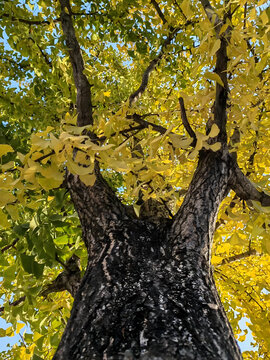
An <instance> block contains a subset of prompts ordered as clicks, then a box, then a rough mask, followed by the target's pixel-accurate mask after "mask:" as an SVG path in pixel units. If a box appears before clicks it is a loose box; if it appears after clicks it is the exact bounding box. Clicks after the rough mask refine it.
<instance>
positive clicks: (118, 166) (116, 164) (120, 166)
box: [109, 159, 130, 171]
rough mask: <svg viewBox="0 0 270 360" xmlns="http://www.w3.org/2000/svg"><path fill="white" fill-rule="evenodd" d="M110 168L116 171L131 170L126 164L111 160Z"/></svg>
mask: <svg viewBox="0 0 270 360" xmlns="http://www.w3.org/2000/svg"><path fill="white" fill-rule="evenodd" d="M109 166H110V167H112V168H113V169H114V170H116V171H128V170H130V168H129V166H128V165H127V163H126V162H124V161H120V160H114V159H110V163H109Z"/></svg>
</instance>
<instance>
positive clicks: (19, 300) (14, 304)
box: [0, 295, 26, 312]
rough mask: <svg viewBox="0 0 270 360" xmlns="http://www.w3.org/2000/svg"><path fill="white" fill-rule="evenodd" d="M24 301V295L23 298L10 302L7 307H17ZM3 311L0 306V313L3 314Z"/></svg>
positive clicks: (2, 307) (3, 308)
mask: <svg viewBox="0 0 270 360" xmlns="http://www.w3.org/2000/svg"><path fill="white" fill-rule="evenodd" d="M25 299H26V296H25V295H24V296H22V297H20V298H19V299H18V300H16V301H13V302H10V303H9V305H10V306H17V305H19V304H21V303H22V302H23V301H24V300H25ZM3 311H5V307H4V306H1V307H0V312H3Z"/></svg>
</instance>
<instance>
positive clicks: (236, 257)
mask: <svg viewBox="0 0 270 360" xmlns="http://www.w3.org/2000/svg"><path fill="white" fill-rule="evenodd" d="M251 255H259V254H258V253H257V251H256V250H255V249H250V250H247V251H245V252H243V253H241V254H237V255H232V256H230V257H228V258H225V259H223V260H222V261H221V263H219V264H217V266H221V265H225V264H229V263H232V262H234V261H237V260H242V259H245V258H247V257H249V256H251Z"/></svg>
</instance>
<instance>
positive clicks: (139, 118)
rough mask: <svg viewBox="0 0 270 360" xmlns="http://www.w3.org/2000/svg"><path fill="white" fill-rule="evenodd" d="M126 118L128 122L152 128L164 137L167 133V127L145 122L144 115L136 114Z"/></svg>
mask: <svg viewBox="0 0 270 360" xmlns="http://www.w3.org/2000/svg"><path fill="white" fill-rule="evenodd" d="M126 118H127V119H128V120H132V121H134V122H136V123H137V124H140V125H142V126H143V127H144V128H149V127H150V126H151V127H152V128H153V129H154V130H155V131H157V132H159V133H160V134H162V135H163V134H165V132H166V131H167V129H166V128H165V127H163V126H161V125H157V124H155V123H152V122H151V121H146V120H144V117H143V116H142V115H138V114H136V113H135V114H132V115H127V116H126Z"/></svg>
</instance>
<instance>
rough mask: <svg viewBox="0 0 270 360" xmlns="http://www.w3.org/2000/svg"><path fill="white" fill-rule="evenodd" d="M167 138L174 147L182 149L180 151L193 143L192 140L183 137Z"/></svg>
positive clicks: (172, 136) (173, 136) (171, 136)
mask: <svg viewBox="0 0 270 360" xmlns="http://www.w3.org/2000/svg"><path fill="white" fill-rule="evenodd" d="M169 138H170V140H171V142H172V144H173V146H174V147H176V148H182V149H187V148H188V147H189V145H190V144H191V143H192V141H193V139H192V138H189V139H188V138H186V137H184V136H181V135H177V134H170V135H169Z"/></svg>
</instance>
